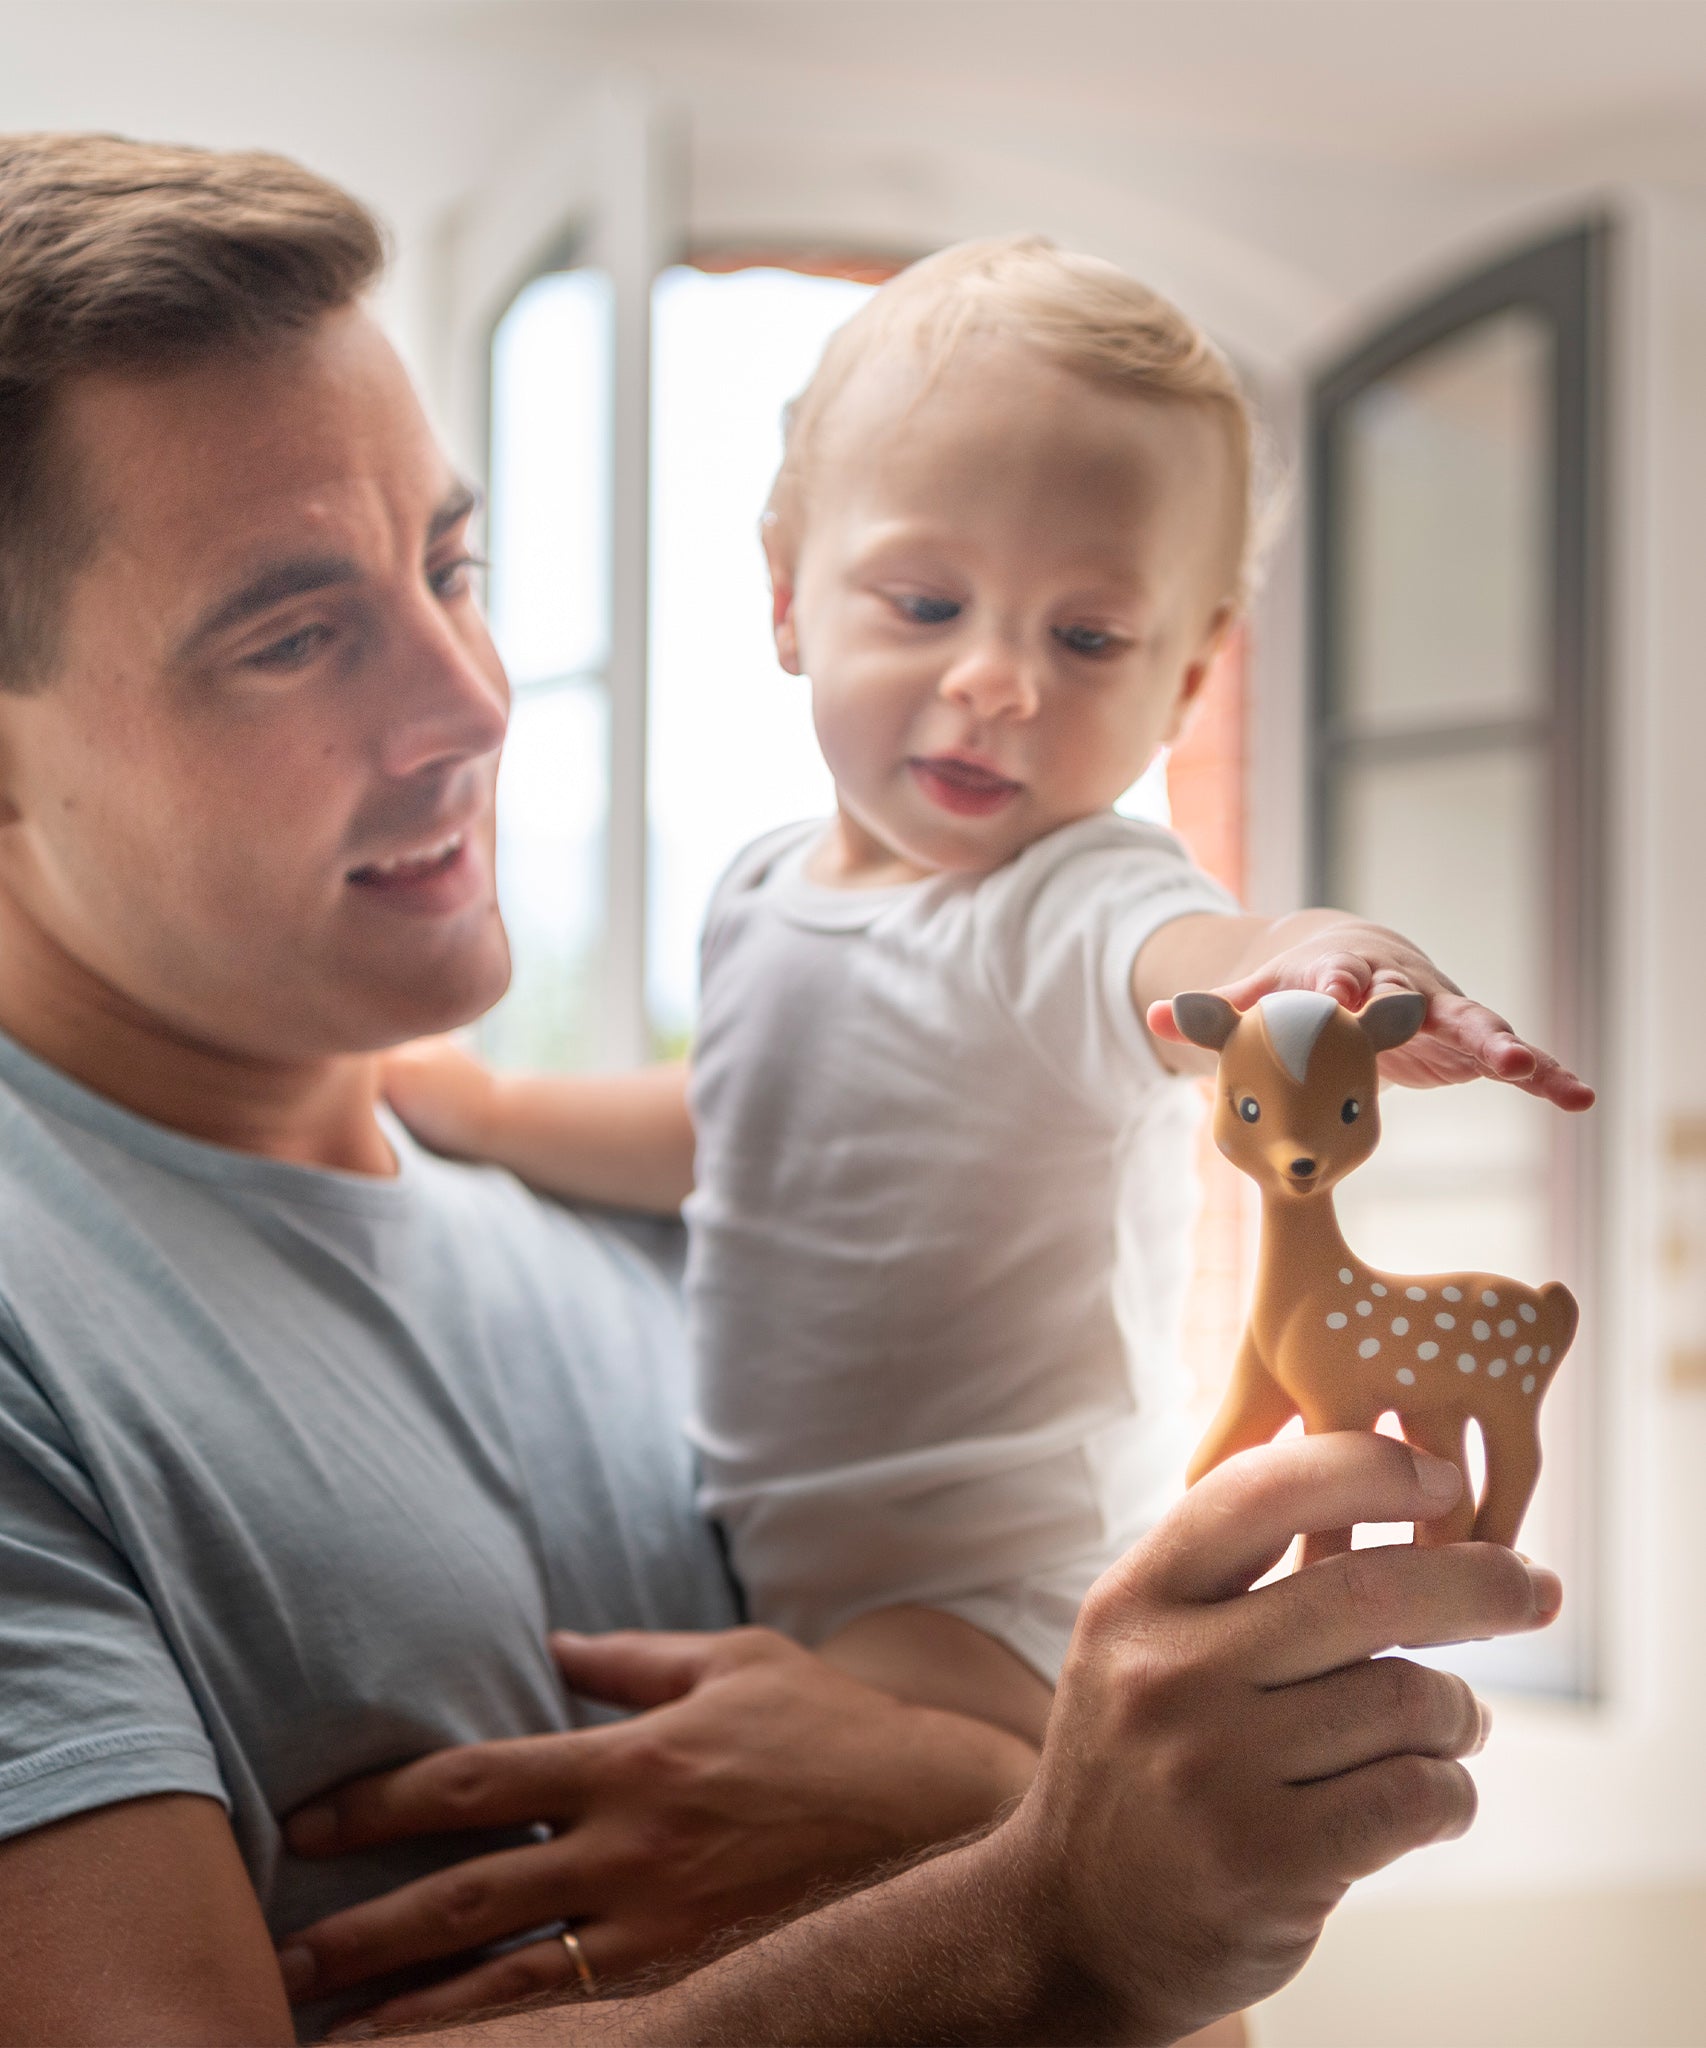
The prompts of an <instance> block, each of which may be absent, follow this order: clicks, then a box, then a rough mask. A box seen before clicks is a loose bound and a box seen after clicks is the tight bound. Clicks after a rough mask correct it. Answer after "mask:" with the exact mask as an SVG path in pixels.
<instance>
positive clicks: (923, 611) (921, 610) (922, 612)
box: [895, 597, 963, 626]
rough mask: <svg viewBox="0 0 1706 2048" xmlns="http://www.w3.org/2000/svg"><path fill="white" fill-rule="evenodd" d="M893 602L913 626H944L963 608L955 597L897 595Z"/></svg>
mask: <svg viewBox="0 0 1706 2048" xmlns="http://www.w3.org/2000/svg"><path fill="white" fill-rule="evenodd" d="M895 604H896V605H897V606H898V607H899V609H900V610H901V611H902V612H904V613H905V615H906V616H907V618H909V619H910V620H911V621H912V622H913V624H914V625H915V626H945V625H946V624H947V623H948V621H949V620H950V619H957V618H958V617H959V615H960V612H961V611H962V609H963V607H962V606H961V604H960V601H959V599H958V598H957V597H897V598H896V599H895Z"/></svg>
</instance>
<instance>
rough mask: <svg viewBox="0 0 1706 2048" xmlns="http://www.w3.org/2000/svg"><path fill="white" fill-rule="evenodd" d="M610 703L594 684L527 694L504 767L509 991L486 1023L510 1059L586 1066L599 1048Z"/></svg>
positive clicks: (487, 1043)
mask: <svg viewBox="0 0 1706 2048" xmlns="http://www.w3.org/2000/svg"><path fill="white" fill-rule="evenodd" d="M609 759H610V733H609V707H608V704H607V702H606V700H605V695H604V691H603V689H602V687H600V686H599V685H598V684H597V683H584V682H583V683H564V684H561V685H559V686H558V687H556V688H554V689H540V690H528V691H524V692H523V693H522V694H521V695H520V696H519V697H518V698H517V699H516V702H515V709H514V711H513V712H512V714H511V717H510V726H509V739H508V741H507V742H506V743H505V746H504V758H503V767H502V769H501V770H500V771H499V775H498V900H499V902H500V903H501V904H502V905H503V913H504V923H505V925H506V926H507V928H508V930H509V942H510V952H511V956H512V958H513V960H514V974H513V978H512V980H511V982H510V988H509V993H508V994H507V995H506V996H505V997H504V999H503V1001H502V1002H501V1003H499V1004H498V1006H497V1008H496V1009H495V1010H493V1011H491V1012H490V1013H489V1014H488V1015H487V1017H486V1018H485V1019H484V1021H483V1022H482V1024H481V1026H480V1047H481V1050H482V1051H483V1052H484V1053H485V1055H486V1057H487V1058H488V1059H490V1060H493V1061H495V1062H496V1063H497V1064H498V1065H499V1066H505V1067H584V1066H590V1065H591V1064H592V1063H593V1059H594V1056H595V1053H596V1045H597V1036H596V1034H597V1022H598V1010H599V991H600V988H601V986H602V982H601V970H602V966H603V948H604V860H605V846H606V840H607V831H608V823H609V805H610V777H609Z"/></svg>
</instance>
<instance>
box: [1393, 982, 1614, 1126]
mask: <svg viewBox="0 0 1706 2048" xmlns="http://www.w3.org/2000/svg"><path fill="white" fill-rule="evenodd" d="M1425 1043H1426V1045H1427V1046H1428V1048H1429V1049H1430V1050H1435V1051H1438V1052H1442V1053H1444V1052H1448V1051H1449V1052H1455V1053H1457V1054H1460V1055H1465V1056H1467V1058H1468V1059H1469V1060H1470V1061H1472V1062H1473V1069H1474V1072H1476V1073H1478V1074H1484V1075H1486V1076H1487V1077H1488V1078H1489V1079H1491V1080H1494V1081H1504V1082H1507V1083H1508V1084H1509V1085H1511V1086H1512V1087H1516V1088H1521V1089H1522V1090H1523V1091H1524V1092H1525V1093H1526V1094H1530V1095H1538V1096H1540V1097H1542V1098H1543V1099H1544V1100H1546V1101H1548V1102H1553V1103H1556V1104H1557V1106H1558V1107H1559V1108H1560V1109H1570V1110H1582V1109H1587V1108H1588V1107H1589V1106H1590V1105H1591V1104H1592V1102H1593V1099H1594V1095H1593V1090H1592V1089H1591V1088H1590V1087H1588V1086H1587V1084H1586V1083H1585V1082H1584V1081H1581V1080H1579V1079H1578V1078H1577V1077H1576V1076H1575V1075H1574V1074H1572V1073H1571V1072H1570V1071H1569V1069H1568V1068H1567V1067H1565V1066H1563V1065H1562V1064H1561V1063H1560V1062H1559V1061H1557V1060H1555V1059H1554V1058H1553V1057H1552V1055H1551V1054H1550V1053H1548V1052H1542V1051H1541V1050H1540V1048H1539V1047H1538V1046H1534V1045H1530V1044H1529V1043H1528V1041H1527V1040H1526V1039H1523V1038H1519V1037H1518V1036H1517V1034H1516V1033H1515V1032H1514V1031H1513V1030H1512V1029H1511V1027H1510V1025H1509V1024H1508V1023H1507V1022H1506V1021H1505V1019H1504V1018H1503V1017H1501V1016H1499V1015H1498V1014H1497V1012H1496V1011H1493V1010H1489V1009H1488V1008H1487V1007H1486V1005H1485V1004H1483V1003H1477V1002H1473V1001H1471V999H1470V998H1469V997H1467V996H1458V995H1445V994H1441V995H1437V996H1436V997H1435V998H1434V1000H1433V1005H1432V1007H1431V1009H1430V1011H1429V1014H1428V1027H1427V1038H1426V1041H1425ZM1416 1050H1417V1051H1418V1052H1421V1050H1422V1044H1421V1043H1418V1045H1417V1047H1416Z"/></svg>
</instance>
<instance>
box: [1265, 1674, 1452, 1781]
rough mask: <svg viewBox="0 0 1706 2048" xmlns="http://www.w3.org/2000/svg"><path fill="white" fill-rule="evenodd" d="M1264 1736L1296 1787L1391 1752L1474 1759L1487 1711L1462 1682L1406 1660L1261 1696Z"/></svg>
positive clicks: (1333, 1775)
mask: <svg viewBox="0 0 1706 2048" xmlns="http://www.w3.org/2000/svg"><path fill="white" fill-rule="evenodd" d="M1261 1713H1262V1715H1263V1721H1264V1725H1267V1724H1268V1723H1269V1722H1270V1721H1271V1723H1272V1728H1271V1732H1270V1734H1269V1736H1268V1737H1267V1738H1266V1740H1267V1743H1268V1746H1269V1747H1270V1748H1271V1749H1272V1751H1273V1753H1274V1754H1275V1755H1276V1756H1282V1757H1283V1758H1284V1760H1285V1771H1286V1775H1287V1777H1288V1779H1289V1780H1290V1781H1291V1782H1292V1783H1293V1784H1297V1785H1303V1784H1310V1783H1312V1782H1314V1781H1315V1780H1316V1779H1319V1778H1333V1777H1338V1776H1340V1775H1342V1774H1343V1773H1344V1772H1346V1771H1354V1770H1360V1769H1361V1767H1362V1766H1363V1765H1364V1764H1371V1763H1378V1762H1380V1760H1381V1759H1382V1758H1383V1757H1389V1756H1406V1755H1415V1756H1437V1757H1447V1758H1450V1757H1464V1756H1473V1755H1474V1754H1475V1753H1476V1752H1477V1751H1478V1750H1479V1749H1480V1748H1481V1747H1482V1745H1483V1744H1484V1743H1485V1741H1486V1736H1487V1727H1488V1715H1487V1710H1486V1709H1485V1707H1483V1706H1482V1704H1481V1702H1480V1701H1479V1700H1478V1699H1477V1698H1476V1697H1475V1695H1474V1693H1473V1692H1472V1691H1471V1690H1470V1689H1469V1687H1468V1686H1467V1685H1465V1684H1464V1682H1463V1680H1462V1679H1461V1678H1459V1677H1457V1676H1456V1674H1455V1673H1453V1672H1450V1671H1434V1670H1431V1669H1430V1668H1429V1667H1428V1666H1427V1665H1426V1664H1415V1663H1412V1662H1411V1661H1410V1659H1409V1658H1407V1657H1374V1658H1371V1659H1370V1660H1369V1661H1368V1662H1367V1663H1365V1664H1353V1665H1351V1666H1350V1667H1349V1668H1348V1669H1347V1670H1343V1671H1333V1672H1329V1673H1327V1674H1326V1675H1325V1676H1323V1677H1320V1678H1311V1679H1305V1680H1304V1681H1303V1682H1302V1683H1300V1684H1298V1685H1288V1686H1284V1687H1282V1688H1281V1689H1280V1690H1279V1691H1277V1692H1272V1693H1269V1694H1267V1695H1266V1696H1265V1698H1264V1699H1263V1701H1262V1704H1261Z"/></svg>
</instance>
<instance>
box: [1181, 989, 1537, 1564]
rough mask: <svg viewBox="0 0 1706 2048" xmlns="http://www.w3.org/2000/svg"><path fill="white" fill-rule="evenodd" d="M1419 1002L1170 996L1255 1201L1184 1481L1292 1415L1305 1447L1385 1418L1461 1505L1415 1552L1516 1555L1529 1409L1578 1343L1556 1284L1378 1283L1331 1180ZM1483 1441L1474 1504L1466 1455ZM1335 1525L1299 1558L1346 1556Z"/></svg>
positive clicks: (1486, 1280)
mask: <svg viewBox="0 0 1706 2048" xmlns="http://www.w3.org/2000/svg"><path fill="white" fill-rule="evenodd" d="M1426 1014H1427V1001H1426V998H1425V997H1423V996H1419V995H1410V994H1400V995H1389V996H1380V997H1377V998H1376V999H1375V1001H1373V1002H1371V1003H1370V1004H1369V1005H1368V1006H1367V1008H1366V1009H1364V1010H1362V1011H1361V1012H1360V1013H1358V1014H1356V1015H1354V1016H1353V1015H1352V1013H1351V1012H1350V1011H1349V1010H1344V1009H1341V1008H1340V1007H1339V1005H1338V1004H1337V1003H1335V1002H1334V1001H1333V1000H1332V998H1331V997H1330V996H1323V995H1315V994H1312V993H1308V992H1305V991H1301V990H1293V991H1284V992H1282V993H1280V994H1277V995H1271V996H1266V997H1264V998H1263V999H1262V1001H1261V1002H1259V1003H1258V1004H1256V1006H1255V1007H1254V1008H1253V1009H1251V1010H1248V1011H1245V1012H1243V1013H1242V1014H1240V1013H1239V1012H1238V1011H1237V1010H1235V1009H1233V1007H1232V1005H1231V1004H1230V1003H1228V1002H1225V1001H1223V1000H1222V999H1221V998H1220V997H1219V996H1210V995H1182V996H1178V997H1176V998H1175V999H1174V1003H1173V1016H1174V1020H1175V1021H1176V1022H1177V1024H1178V1026H1179V1029H1180V1030H1181V1031H1182V1032H1183V1033H1184V1034H1185V1036H1186V1037H1187V1038H1189V1039H1191V1040H1192V1041H1193V1042H1194V1043H1195V1044H1197V1045H1201V1046H1206V1047H1208V1048H1209V1049H1210V1050H1211V1051H1214V1052H1218V1053H1219V1055H1220V1072H1219V1076H1218V1081H1217V1094H1216V1099H1215V1113H1214V1137H1215V1143H1216V1144H1217V1145H1218V1146H1219V1147H1220V1149H1221V1151H1222V1152H1224V1153H1225V1154H1226V1156H1227V1158H1228V1159H1230V1160H1231V1161H1232V1163H1233V1165H1234V1166H1237V1167H1241V1168H1242V1169H1243V1171H1244V1172H1245V1173H1247V1174H1249V1175H1250V1177H1251V1178H1252V1179H1253V1180H1254V1181H1255V1182H1256V1183H1257V1184H1258V1186H1259V1187H1260V1188H1261V1191H1262V1240H1261V1253H1260V1258H1259V1260H1258V1264H1257V1271H1256V1291H1255V1298H1254V1300H1253V1301H1252V1303H1251V1306H1250V1320H1249V1323H1248V1325H1247V1326H1246V1328H1245V1332H1244V1341H1243V1344H1242V1346H1241V1347H1240V1350H1239V1353H1238V1361H1237V1364H1236V1366H1235V1367H1234V1369H1233V1375H1232V1384H1231V1386H1230V1387H1229V1388H1228V1390H1227V1394H1226V1399H1225V1400H1224V1402H1223V1403H1222V1404H1221V1408H1220V1412H1219V1414H1218V1415H1217V1416H1216V1417H1215V1419H1214V1423H1213V1426H1212V1427H1211V1428H1210V1430H1209V1432H1208V1434H1207V1435H1206V1436H1205V1437H1204V1438H1203V1440H1202V1442H1201V1444H1199V1445H1198V1447H1197V1452H1196V1455H1195V1457H1194V1458H1193V1459H1192V1460H1191V1466H1190V1472H1189V1478H1190V1481H1191V1483H1193V1484H1194V1483H1195V1482H1196V1481H1197V1480H1198V1479H1200V1478H1201V1477H1202V1475H1203V1474H1204V1473H1205V1472H1207V1471H1210V1470H1211V1469H1212V1468H1213V1467H1214V1466H1216V1465H1218V1464H1220V1463H1221V1461H1222V1460H1223V1459H1225V1458H1229V1457H1231V1455H1232V1454H1233V1452H1234V1451H1241V1450H1245V1449H1247V1448H1248V1447H1249V1446H1251V1445H1253V1444H1260V1443H1266V1442H1267V1440H1268V1439H1269V1438H1270V1437H1271V1436H1272V1435H1273V1434H1274V1432H1275V1431H1276V1430H1278V1429H1279V1428H1281V1427H1282V1426H1283V1425H1284V1424H1285V1423H1287V1422H1289V1421H1290V1420H1291V1418H1292V1416H1293V1415H1298V1414H1301V1415H1302V1417H1303V1426H1304V1428H1305V1429H1306V1430H1309V1431H1310V1432H1312V1433H1313V1432H1316V1431H1321V1430H1332V1429H1372V1428H1373V1427H1374V1424H1375V1423H1376V1421H1377V1420H1378V1419H1379V1417H1380V1416H1381V1415H1383V1414H1384V1413H1386V1412H1387V1411H1388V1410H1396V1411H1397V1415H1398V1420H1399V1422H1400V1423H1401V1424H1402V1426H1403V1430H1404V1435H1405V1437H1406V1438H1407V1439H1408V1440H1409V1441H1410V1442H1411V1443H1413V1444H1415V1445H1416V1446H1417V1447H1418V1448H1420V1449H1422V1450H1426V1451H1431V1452H1433V1453H1434V1454H1435V1455H1436V1456H1438V1457H1441V1458H1450V1459H1451V1460H1453V1461H1454V1462H1455V1464H1456V1465H1457V1467H1458V1469H1459V1471H1460V1472H1462V1474H1463V1492H1462V1495H1461V1496H1460V1498H1459V1500H1458V1503H1457V1505H1456V1506H1455V1507H1454V1508H1453V1509H1452V1511H1451V1512H1450V1514H1448V1515H1445V1516H1442V1517H1441V1519H1440V1520H1438V1521H1436V1522H1430V1523H1428V1524H1426V1525H1425V1526H1423V1525H1420V1524H1418V1526H1417V1529H1416V1540H1417V1542H1418V1543H1430V1544H1435V1543H1458V1542H1462V1541H1463V1540H1464V1539H1465V1538H1467V1537H1469V1536H1471V1535H1473V1536H1475V1537H1477V1538H1481V1539H1484V1540H1485V1541H1487V1542H1491V1543H1506V1544H1514V1543H1515V1542H1516V1536H1517V1531H1518V1529H1519V1528H1520V1527H1521V1526H1522V1518H1523V1516H1524V1514H1525V1513H1526V1512H1527V1510H1528V1503H1529V1501H1530V1499H1531V1498H1532V1497H1533V1493H1534V1487H1535V1482H1536V1481H1537V1480H1538V1478H1539V1476H1540V1400H1541V1396H1542V1395H1543V1394H1544V1393H1545V1391H1546V1389H1547V1386H1548V1385H1549V1384H1550V1382H1551V1379H1552V1375H1553V1374H1554V1373H1555V1372H1556V1371H1557V1370H1558V1366H1559V1363H1560V1361H1561V1360H1562V1359H1563V1356H1564V1353H1565V1352H1566V1351H1567V1350H1568V1349H1569V1348H1570V1340H1571V1339H1572V1338H1573V1337H1574V1336H1575V1334H1576V1316H1577V1310H1576V1303H1575V1299H1574V1297H1573V1296H1572V1295H1571V1293H1570V1291H1569V1289H1568V1288H1566V1287H1562V1286H1560V1285H1558V1284H1557V1283H1556V1282H1554V1283H1552V1284H1551V1285H1549V1286H1546V1287H1540V1288H1533V1287H1524V1286H1521V1285H1519V1284H1518V1283H1517V1282H1516V1281H1514V1280H1506V1279H1502V1278H1501V1277H1500V1276H1499V1275H1497V1274H1494V1273H1430V1274H1422V1275H1416V1274H1409V1273H1381V1272H1377V1271H1376V1270H1375V1269H1374V1268H1373V1267H1371V1266H1369V1265H1368V1264H1367V1263H1366V1262H1365V1261H1364V1260H1362V1259H1359V1258H1358V1257H1357V1256H1356V1254H1355V1253H1354V1252H1352V1251H1350V1250H1349V1249H1348V1248H1347V1247H1346V1244H1345V1241H1344V1239H1343V1237H1341V1236H1340V1234H1339V1226H1338V1222H1337V1219H1336V1218H1335V1216H1334V1214H1333V1196H1332V1189H1333V1184H1334V1183H1335V1182H1336V1181H1337V1180H1339V1179H1340V1178H1341V1177H1342V1176H1343V1175H1344V1174H1346V1173H1348V1172H1350V1170H1351V1168H1352V1167H1355V1166H1360V1165H1361V1164H1362V1162H1363V1161H1364V1160H1365V1159H1366V1158H1367V1157H1368V1155H1369V1154H1370V1153H1371V1152H1372V1151H1373V1150H1374V1147H1375V1144H1376V1142H1377V1141H1378V1139H1379V1136H1380V1105H1379V1095H1378V1082H1377V1078H1376V1074H1375V1059H1376V1057H1377V1055H1378V1054H1380V1053H1382V1052H1385V1051H1386V1050H1387V1049H1388V1048H1389V1047H1391V1046H1396V1045H1402V1044H1404V1042H1405V1041H1406V1040H1407V1039H1409V1038H1412V1037H1414V1036H1415V1034H1416V1032H1417V1031H1418V1030H1420V1028H1421V1025H1422V1020H1423V1018H1424V1017H1425V1015H1426ZM1471 1417H1473V1418H1474V1419H1475V1421H1476V1422H1478V1423H1479V1424H1480V1426H1481V1437H1482V1442H1483V1444H1484V1446H1485V1449H1486V1455H1487V1483H1486V1487H1485V1489H1484V1491H1483V1494H1482V1498H1481V1501H1480V1503H1479V1505H1478V1506H1477V1504H1476V1501H1475V1497H1474V1494H1473V1492H1472V1490H1471V1487H1470V1481H1469V1469H1468V1464H1467V1461H1466V1455H1465V1438H1466V1435H1467V1431H1468V1424H1469V1419H1470V1418H1471ZM1350 1534H1351V1532H1350V1531H1349V1530H1348V1529H1345V1530H1340V1531H1336V1532H1331V1533H1329V1534H1328V1535H1327V1536H1325V1537H1322V1538H1312V1539H1311V1541H1310V1543H1309V1544H1308V1546H1307V1551H1308V1555H1309V1556H1311V1557H1318V1556H1321V1555H1324V1554H1326V1553H1329V1552H1331V1551H1334V1550H1343V1549H1346V1548H1348V1547H1349V1544H1350Z"/></svg>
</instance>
